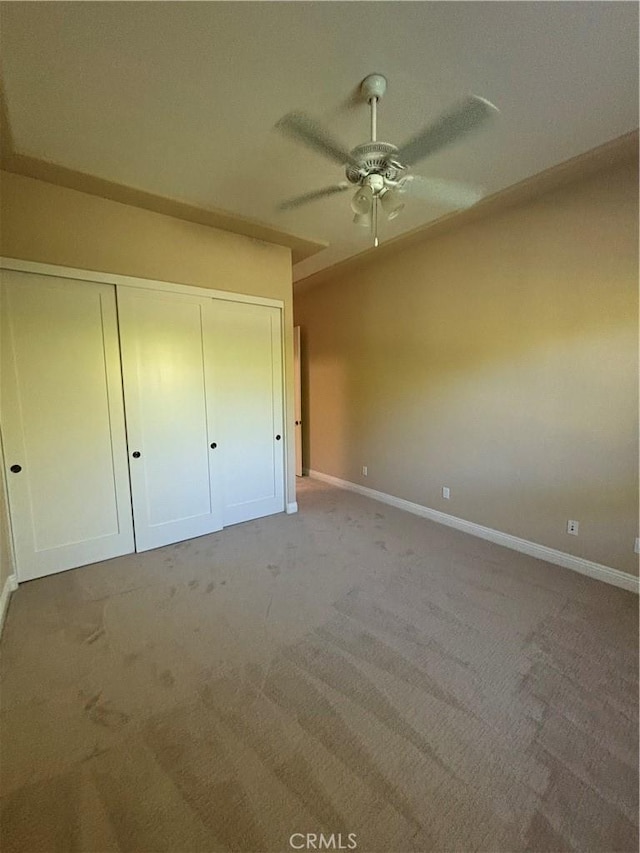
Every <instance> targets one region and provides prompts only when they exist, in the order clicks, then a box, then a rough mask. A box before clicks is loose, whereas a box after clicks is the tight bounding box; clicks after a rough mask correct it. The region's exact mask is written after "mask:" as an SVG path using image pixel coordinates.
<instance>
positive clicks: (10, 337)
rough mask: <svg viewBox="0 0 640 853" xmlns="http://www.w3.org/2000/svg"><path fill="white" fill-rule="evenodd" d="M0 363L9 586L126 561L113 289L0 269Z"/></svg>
mask: <svg viewBox="0 0 640 853" xmlns="http://www.w3.org/2000/svg"><path fill="white" fill-rule="evenodd" d="M2 365H3V366H2V396H1V404H2V413H1V416H2V424H3V437H4V446H5V456H6V459H5V463H6V465H7V480H8V488H9V495H10V503H11V516H12V526H13V533H14V540H15V545H16V553H17V561H18V571H19V580H20V581H24V580H30V579H32V578H36V577H41V576H42V575H47V574H51V573H54V572H57V571H62V570H64V569H69V568H73V567H76V566H81V565H84V564H86V563H91V562H96V561H98V560H103V559H107V558H109V557H114V556H117V555H119V554H125V553H129V552H131V551H133V531H132V521H131V504H130V493H129V481H128V471H127V464H126V442H125V431H124V412H123V404H122V386H121V379H120V356H119V348H118V330H117V318H116V305H115V291H114V288H113V287H112V286H110V285H102V284H96V283H94V282H79V281H73V280H69V279H64V278H57V277H53V276H40V275H36V274H32V273H22V272H14V271H10V270H5V271H3V273H2ZM15 465H19V466H20V468H21V470H20V471H19V472H18V473H14V472H12V471H11V467H12V466H15Z"/></svg>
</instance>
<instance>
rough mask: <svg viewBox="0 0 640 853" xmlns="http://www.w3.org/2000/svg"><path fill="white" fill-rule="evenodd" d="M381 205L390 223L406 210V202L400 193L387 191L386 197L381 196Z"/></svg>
mask: <svg viewBox="0 0 640 853" xmlns="http://www.w3.org/2000/svg"><path fill="white" fill-rule="evenodd" d="M380 204H381V205H382V209H383V210H384V212H385V213H386V215H387V219H388V220H389V221H391V220H392V219H395V218H396V217H397V216H398V215H399V213H400V212H401V211H402V210H403V208H404V202H403V201H402V199H401V198H400V195H399V193H398V192H395V191H393V190H387V192H386V193H385V194H384V195H382V196H380Z"/></svg>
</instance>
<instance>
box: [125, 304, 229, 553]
mask: <svg viewBox="0 0 640 853" xmlns="http://www.w3.org/2000/svg"><path fill="white" fill-rule="evenodd" d="M210 303H211V300H210V299H207V298H204V297H203V298H199V297H197V296H195V297H192V296H185V295H182V294H173V293H168V292H161V291H151V290H143V289H137V288H129V287H121V288H119V289H118V309H119V315H120V335H121V346H122V364H123V374H124V389H125V401H126V410H127V431H128V440H129V465H130V471H131V486H132V492H133V509H134V522H135V536H136V549H137V550H138V551H144V550H147V549H149V548H156V547H159V546H161V545H167V544H169V543H171V542H178V541H180V540H182V539H188V538H191V537H193V536H201V535H203V534H205V533H211V532H212V531H214V530H219V529H220V528H221V526H222V520H221V512H220V497H219V488H220V487H219V484H218V483H217V482H216V476H215V456H214V452H213V450H212V449H211V448H210V444H211V441H212V440H213V439H210V437H209V432H210V423H211V419H212V418H211V405H212V403H211V399H210V395H208V393H207V387H206V375H205V366H204V361H203V340H202V336H203V323H204V318H205V316H206V314H207V312H208V310H209V308H210ZM134 454H139V456H137V457H136V456H135V455H134Z"/></svg>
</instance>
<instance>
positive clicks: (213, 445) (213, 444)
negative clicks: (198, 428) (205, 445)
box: [211, 441, 218, 450]
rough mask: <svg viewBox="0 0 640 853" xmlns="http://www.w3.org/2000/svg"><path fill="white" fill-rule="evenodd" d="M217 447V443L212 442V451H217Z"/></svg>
mask: <svg viewBox="0 0 640 853" xmlns="http://www.w3.org/2000/svg"><path fill="white" fill-rule="evenodd" d="M217 446H218V445H217V444H216V443H215V441H212V442H211V449H212V450H215V449H216V447H217Z"/></svg>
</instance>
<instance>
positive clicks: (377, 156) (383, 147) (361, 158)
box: [346, 142, 402, 184]
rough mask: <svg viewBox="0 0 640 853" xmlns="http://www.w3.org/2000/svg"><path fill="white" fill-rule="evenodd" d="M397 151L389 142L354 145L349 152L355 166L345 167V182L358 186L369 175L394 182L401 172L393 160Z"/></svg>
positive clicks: (398, 165)
mask: <svg viewBox="0 0 640 853" xmlns="http://www.w3.org/2000/svg"><path fill="white" fill-rule="evenodd" d="M397 150H398V149H397V148H396V146H395V145H391V143H389V142H365V143H363V144H362V145H356V147H355V148H353V149H352V151H351V152H350V154H351V157H352V158H353V159H354V160H355V161H356V163H357V166H356V165H353V164H351V163H350V164H349V165H347V169H346V176H347V180H348V181H349V182H350V183H352V184H360V183H362V181H363V180H364V179H365V178H367V177H368V176H369V175H382V177H383V178H385V179H386V180H388V181H395V180H397V178H398V175H399V174H400V171H401V168H402V167H401V166H400V164H399V163H396V162H395V161H394V160H393V155H394V154H395V152H396V151H397Z"/></svg>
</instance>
